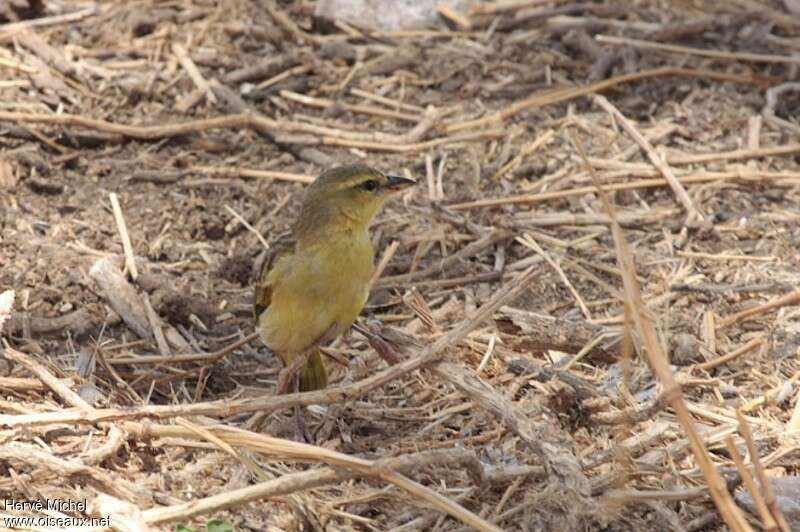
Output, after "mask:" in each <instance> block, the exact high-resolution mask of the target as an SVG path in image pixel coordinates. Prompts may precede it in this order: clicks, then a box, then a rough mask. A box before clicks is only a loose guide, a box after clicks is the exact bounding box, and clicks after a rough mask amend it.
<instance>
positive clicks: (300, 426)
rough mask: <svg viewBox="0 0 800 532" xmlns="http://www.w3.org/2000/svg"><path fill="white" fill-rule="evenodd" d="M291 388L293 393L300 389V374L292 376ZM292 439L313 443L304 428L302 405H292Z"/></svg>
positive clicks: (304, 420)
mask: <svg viewBox="0 0 800 532" xmlns="http://www.w3.org/2000/svg"><path fill="white" fill-rule="evenodd" d="M292 388H293V390H294V392H295V393H297V392H299V391H300V375H295V376H294V382H293V383H292ZM294 439H295V440H296V441H299V442H301V443H314V440H313V438H311V435H310V434H309V433H308V429H307V428H306V418H305V417H304V416H303V407H302V406H295V407H294Z"/></svg>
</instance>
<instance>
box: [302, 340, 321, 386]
mask: <svg viewBox="0 0 800 532" xmlns="http://www.w3.org/2000/svg"><path fill="white" fill-rule="evenodd" d="M327 385H328V372H327V371H326V370H325V363H324V362H323V361H322V357H321V356H320V353H319V349H314V351H313V352H312V353H311V354H310V355H309V356H308V361H307V362H306V365H305V366H303V368H302V369H301V370H300V391H301V392H311V391H314V390H321V389H322V388H325V387H326V386H327Z"/></svg>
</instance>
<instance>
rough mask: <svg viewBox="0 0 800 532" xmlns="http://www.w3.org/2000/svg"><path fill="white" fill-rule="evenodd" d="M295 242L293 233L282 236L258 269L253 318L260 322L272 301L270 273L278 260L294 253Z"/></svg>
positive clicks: (271, 245) (274, 243)
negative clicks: (259, 319)
mask: <svg viewBox="0 0 800 532" xmlns="http://www.w3.org/2000/svg"><path fill="white" fill-rule="evenodd" d="M295 244H296V242H295V240H294V238H293V237H292V234H291V232H286V233H283V234H282V235H280V236H279V237H278V238H277V239H276V240H275V241H274V242H273V243H272V244H270V247H269V250H267V255H266V256H265V257H264V260H263V262H262V263H261V267H260V268H258V269H257V271H258V275H257V276H256V283H255V294H254V297H253V317H254V318H255V320H256V322H258V318H259V316H261V313H263V312H264V311H265V310H267V307H269V304H270V302H271V301H272V285H270V284H269V280H268V279H269V272H270V271H271V270H272V267H273V266H274V265H275V263H277V262H278V259H279V258H280V257H282V256H284V255H287V254H291V253H292V252H294V248H295Z"/></svg>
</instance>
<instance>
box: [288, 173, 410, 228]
mask: <svg viewBox="0 0 800 532" xmlns="http://www.w3.org/2000/svg"><path fill="white" fill-rule="evenodd" d="M415 183H416V181H414V180H413V179H408V178H405V177H399V176H393V175H386V174H384V173H382V172H379V171H378V170H375V169H374V168H371V167H369V166H366V165H362V164H353V165H347V166H338V167H336V168H332V169H330V170H327V171H325V172H324V173H322V174H321V175H320V176H319V177H318V178H317V179H316V180H314V182H313V183H311V185H309V187H308V188H307V189H306V193H305V196H304V198H303V207H302V211H301V213H300V220H299V221H300V223H306V224H308V223H310V224H315V223H316V224H323V223H324V224H330V223H336V220H340V221H341V222H342V223H347V224H348V225H363V226H367V225H369V223H370V221H372V219H373V218H374V217H375V215H376V214H377V213H378V210H380V208H381V206H382V205H383V203H384V202H385V201H386V199H387V198H388V197H389V196H391V195H392V194H394V193H395V192H399V191H401V190H405V189H407V188H408V187H410V186H412V185H414V184H415Z"/></svg>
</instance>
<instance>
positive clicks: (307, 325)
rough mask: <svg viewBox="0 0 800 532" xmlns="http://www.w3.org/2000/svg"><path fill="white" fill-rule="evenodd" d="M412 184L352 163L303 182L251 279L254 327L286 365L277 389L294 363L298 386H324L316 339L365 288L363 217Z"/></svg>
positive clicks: (363, 298)
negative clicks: (298, 199)
mask: <svg viewBox="0 0 800 532" xmlns="http://www.w3.org/2000/svg"><path fill="white" fill-rule="evenodd" d="M415 183H416V182H415V181H414V180H412V179H407V178H405V177H397V176H390V175H384V174H383V173H381V172H379V171H378V170H375V169H373V168H370V167H368V166H364V165H360V164H357V165H349V166H340V167H337V168H333V169H330V170H328V171H326V172H324V173H323V174H321V175H320V176H319V177H318V178H317V179H316V180H315V181H314V182H313V183H312V184H311V185H310V186H309V187H308V188H307V189H306V192H305V195H304V197H303V204H302V207H301V209H300V215H299V217H298V218H297V220H296V221H295V223H294V225H293V226H292V229H291V231H290V233H288V234H286V235H285V236H284V237H281V238H279V239H278V240H277V241H276V242H275V243H274V244H272V246H271V247H270V251H269V253H268V255H267V257H266V259H265V260H264V263H263V265H262V266H261V271H260V275H258V276H257V280H256V284H255V301H254V308H253V310H254V315H255V320H256V329H257V330H258V332H259V334H260V336H261V339H262V340H263V341H264V343H265V344H266V345H267V347H269V348H270V350H272V351H273V352H274V353H276V354H277V355H278V356H279V357H280V358H281V361H282V362H283V365H284V367H287V368H289V369H288V371H284V372H282V375H281V378H280V379H279V382H278V390H277V393H285V392H286V391H287V388H288V385H289V383H291V382H293V381H294V375H293V374H292V373H294V372H296V371H297V370H298V369H299V390H300V391H304V392H305V391H311V390H318V389H321V388H324V387H325V386H326V385H327V383H328V374H327V371H326V370H325V364H324V362H323V361H322V357H321V356H320V352H319V346H320V345H323V344H325V343H327V342H330V341H331V340H333V339H334V338H336V337H337V336H339V335H340V334H342V333H344V332H345V331H347V330H348V329H349V328H350V326H351V325H352V324H353V322H354V321H355V319H356V318H357V317H358V315H359V313H360V312H361V309H362V308H364V304H365V303H366V302H367V296H368V295H369V286H370V280H371V278H372V274H373V272H374V269H375V266H374V262H373V261H374V252H373V250H372V242H371V240H370V237H369V231H368V228H369V224H370V222H371V221H372V219H373V218H374V217H375V215H376V214H377V213H378V211H379V210H380V208H381V206H382V205H383V203H384V202H385V201H386V199H387V198H388V197H389V196H390V195H391V194H392V193H394V192H398V191H400V190H404V189H406V188H408V187H410V186H411V185H413V184H415ZM306 356H307V357H308V358H307V360H306V362H305V364H304V365H303V366H302V368H296V367H295V366H296V365H297V363H298V362H301V361H302V358H300V357H306ZM293 362H295V364H292V363H293Z"/></svg>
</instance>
